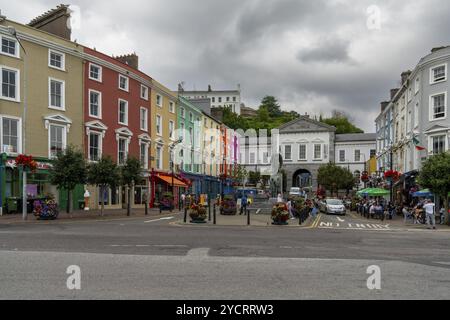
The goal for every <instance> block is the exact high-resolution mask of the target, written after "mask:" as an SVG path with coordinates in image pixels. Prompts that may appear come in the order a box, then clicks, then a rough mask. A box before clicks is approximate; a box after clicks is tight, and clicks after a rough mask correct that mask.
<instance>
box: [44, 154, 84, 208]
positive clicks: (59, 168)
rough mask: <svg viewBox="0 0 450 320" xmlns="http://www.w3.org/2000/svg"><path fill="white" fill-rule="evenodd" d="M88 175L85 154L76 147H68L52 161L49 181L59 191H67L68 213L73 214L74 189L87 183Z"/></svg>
mask: <svg viewBox="0 0 450 320" xmlns="http://www.w3.org/2000/svg"><path fill="white" fill-rule="evenodd" d="M86 173H87V170H86V161H85V160H84V154H83V152H82V151H81V150H78V149H76V148H75V147H74V146H68V147H67V148H66V149H65V150H64V151H63V152H58V154H57V155H56V158H55V159H54V160H53V161H52V167H51V168H50V169H49V180H50V183H51V184H53V185H56V186H57V188H58V190H63V189H64V190H67V207H66V211H67V213H70V212H71V204H72V192H73V189H75V187H76V186H77V185H79V184H85V183H86Z"/></svg>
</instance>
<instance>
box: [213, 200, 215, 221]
mask: <svg viewBox="0 0 450 320" xmlns="http://www.w3.org/2000/svg"><path fill="white" fill-rule="evenodd" d="M213 224H216V204H214V208H213Z"/></svg>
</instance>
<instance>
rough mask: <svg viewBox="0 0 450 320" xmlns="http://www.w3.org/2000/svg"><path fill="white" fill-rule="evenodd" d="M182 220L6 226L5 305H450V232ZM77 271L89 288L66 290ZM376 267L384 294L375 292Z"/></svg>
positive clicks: (0, 263)
mask: <svg viewBox="0 0 450 320" xmlns="http://www.w3.org/2000/svg"><path fill="white" fill-rule="evenodd" d="M176 218H178V217H176V216H174V218H173V219H169V218H166V219H164V220H159V219H156V218H154V219H145V218H132V219H125V220H115V221H90V222H74V223H70V222H68V223H55V224H51V223H43V224H8V225H5V224H3V225H2V224H1V222H0V299H269V300H272V299H420V300H422V299H444V298H446V299H448V298H449V294H450V248H449V244H450V241H449V240H450V232H445V231H438V232H434V231H427V230H415V231H411V230H409V231H407V230H403V229H399V228H392V227H390V226H388V227H387V228H368V227H366V228H363V227H359V228H348V224H349V223H350V224H355V226H356V224H360V225H362V223H361V221H359V220H358V219H357V218H356V217H352V216H346V217H334V216H322V217H321V220H320V221H322V222H324V223H325V224H323V225H320V223H318V224H317V225H315V228H309V229H307V228H303V229H300V228H292V227H279V228H276V227H268V228H266V227H245V226H243V227H223V226H190V225H189V226H179V225H177V224H174V223H173V221H174V220H175V219H176ZM340 220H344V221H343V222H341V221H340ZM329 223H332V225H329ZM371 223H372V222H371ZM337 224H339V226H337ZM373 224H374V225H375V224H379V222H378V221H377V222H373ZM380 225H382V224H380ZM73 265H75V266H78V267H79V268H80V271H81V277H80V285H81V289H80V290H69V289H68V288H67V285H66V283H67V279H68V277H69V276H70V274H67V273H66V271H67V268H68V267H69V266H73ZM372 265H376V266H378V267H379V270H380V275H381V277H380V279H381V289H380V290H369V289H368V287H367V279H368V277H369V276H370V274H368V273H367V268H368V267H369V266H372Z"/></svg>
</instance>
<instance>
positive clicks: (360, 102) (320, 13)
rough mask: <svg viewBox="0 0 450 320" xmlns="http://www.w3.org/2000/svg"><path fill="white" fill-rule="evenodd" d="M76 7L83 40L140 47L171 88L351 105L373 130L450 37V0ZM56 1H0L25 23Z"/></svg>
mask: <svg viewBox="0 0 450 320" xmlns="http://www.w3.org/2000/svg"><path fill="white" fill-rule="evenodd" d="M71 3H72V4H74V5H78V6H79V7H80V8H81V10H82V13H83V16H82V19H83V20H82V29H80V30H75V31H74V38H76V39H77V40H78V42H79V43H82V44H86V45H89V46H95V47H96V48H97V49H98V50H102V51H104V52H105V53H107V54H114V55H118V54H123V53H127V52H132V51H136V52H137V53H138V55H139V56H140V64H141V69H142V71H144V72H146V73H148V74H149V75H151V76H152V77H154V78H155V79H157V80H158V81H160V82H162V83H164V84H165V85H166V86H168V87H169V88H172V89H175V88H176V87H177V84H178V83H179V82H180V81H185V82H186V87H187V88H193V87H194V85H195V87H196V88H199V89H200V88H206V87H207V85H208V84H211V85H212V86H213V87H215V88H234V87H235V86H236V84H237V83H240V84H241V86H242V90H243V91H242V95H243V100H244V102H245V103H246V104H247V105H249V106H257V105H258V104H259V102H260V101H261V99H262V97H263V96H264V95H266V94H271V95H274V96H276V97H277V98H278V99H279V101H280V102H281V103H282V105H284V106H285V107H284V108H285V109H286V110H288V109H289V110H292V109H294V110H295V111H297V112H299V113H302V114H303V113H305V112H308V113H316V114H318V113H319V112H323V113H327V112H330V111H331V110H332V109H341V110H343V111H347V112H348V113H351V114H352V116H354V118H355V120H356V122H357V125H359V126H361V127H363V128H364V129H365V130H367V131H373V130H374V129H373V118H374V116H375V115H376V113H377V112H378V110H379V102H380V101H382V100H385V99H386V98H387V97H388V90H389V89H390V88H391V87H394V86H395V85H396V83H397V81H398V79H399V76H400V73H401V72H402V71H403V70H406V69H410V68H413V67H414V65H415V64H416V63H417V62H418V60H419V59H420V58H421V57H422V56H424V55H426V54H427V53H428V52H429V50H430V49H431V47H433V46H438V45H447V44H449V42H450V41H449V40H448V39H450V34H449V33H450V20H449V19H448V17H447V16H448V12H449V11H450V3H449V2H448V1H446V0H415V1H413V2H412V1H407V0H401V1H400V0H397V1H392V0H378V1H373V0H358V1H356V0H355V1H350V0H327V1H325V0H315V1H306V0H227V1H224V0H176V1H175V0H150V1H138V0H128V1H127V2H126V5H124V3H123V1H120V0H110V1H106V0H104V1H101V0H98V1H85V0H73V1H71ZM57 4H59V2H55V1H50V0H21V1H20V2H19V1H8V0H0V7H1V8H2V13H3V14H5V15H7V16H8V17H9V18H11V19H13V20H16V21H19V22H23V23H27V22H28V21H29V20H30V19H31V18H33V17H34V16H37V15H39V14H41V13H42V12H44V11H45V10H47V9H49V8H51V7H53V6H55V5H57ZM372 4H376V5H379V6H380V8H381V9H382V16H383V17H384V18H386V19H385V21H384V22H383V24H382V29H381V30H379V31H369V30H367V28H366V19H367V16H366V9H367V7H368V6H370V5H372ZM93 30H94V31H93ZM292 35H294V36H293V37H292ZM297 35H300V36H298V37H300V38H298V39H296V38H295V37H297ZM303 35H305V36H306V37H309V38H308V41H305V39H303V38H302V37H303ZM289 36H291V38H289Z"/></svg>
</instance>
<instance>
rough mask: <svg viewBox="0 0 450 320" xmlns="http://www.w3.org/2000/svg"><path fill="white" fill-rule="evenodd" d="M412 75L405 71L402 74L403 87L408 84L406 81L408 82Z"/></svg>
mask: <svg viewBox="0 0 450 320" xmlns="http://www.w3.org/2000/svg"><path fill="white" fill-rule="evenodd" d="M410 75H411V71H410V70H408V71H405V72H402V74H401V77H402V85H403V84H405V83H406V81H407V80H408V78H409V76H410Z"/></svg>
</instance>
